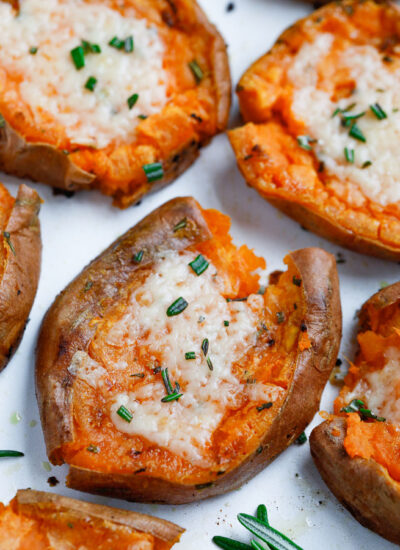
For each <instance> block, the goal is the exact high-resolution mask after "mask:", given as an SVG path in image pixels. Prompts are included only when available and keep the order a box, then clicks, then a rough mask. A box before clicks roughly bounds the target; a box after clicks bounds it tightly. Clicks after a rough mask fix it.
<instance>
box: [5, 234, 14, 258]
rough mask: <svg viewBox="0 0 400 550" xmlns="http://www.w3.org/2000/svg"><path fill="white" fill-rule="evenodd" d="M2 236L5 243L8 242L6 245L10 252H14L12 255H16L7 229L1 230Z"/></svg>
mask: <svg viewBox="0 0 400 550" xmlns="http://www.w3.org/2000/svg"><path fill="white" fill-rule="evenodd" d="M3 237H4V238H5V240H6V243H7V244H8V246H9V247H10V250H11V252H12V253H13V254H14V256H16V255H17V254H16V252H15V248H14V245H13V243H12V242H11V236H10V233H9V232H8V231H3Z"/></svg>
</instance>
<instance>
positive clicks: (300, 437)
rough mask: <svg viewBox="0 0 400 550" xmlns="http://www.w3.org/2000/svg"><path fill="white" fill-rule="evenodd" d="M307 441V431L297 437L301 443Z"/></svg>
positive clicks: (297, 440)
mask: <svg viewBox="0 0 400 550" xmlns="http://www.w3.org/2000/svg"><path fill="white" fill-rule="evenodd" d="M306 441H307V436H306V434H305V432H303V433H302V434H300V435H299V437H298V438H297V439H296V442H297V443H298V444H299V445H304V443H306Z"/></svg>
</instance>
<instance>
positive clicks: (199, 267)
mask: <svg viewBox="0 0 400 550" xmlns="http://www.w3.org/2000/svg"><path fill="white" fill-rule="evenodd" d="M189 265H190V267H191V268H192V269H193V271H194V272H195V273H196V275H201V274H202V273H204V271H205V270H206V269H207V267H208V266H209V263H208V262H207V260H206V259H205V257H204V256H202V255H201V254H199V255H198V256H197V258H195V259H194V260H193V261H192V262H190V263H189Z"/></svg>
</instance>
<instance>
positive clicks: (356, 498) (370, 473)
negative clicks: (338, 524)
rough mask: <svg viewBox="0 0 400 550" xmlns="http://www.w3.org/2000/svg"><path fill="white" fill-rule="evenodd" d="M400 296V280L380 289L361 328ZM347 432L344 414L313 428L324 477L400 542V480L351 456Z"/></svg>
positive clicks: (356, 512) (361, 515) (369, 521)
mask: <svg viewBox="0 0 400 550" xmlns="http://www.w3.org/2000/svg"><path fill="white" fill-rule="evenodd" d="M399 300H400V282H398V283H395V284H392V285H389V286H387V287H386V288H383V289H382V290H379V291H378V292H376V293H375V294H374V295H373V296H371V298H369V300H367V301H366V302H365V303H364V305H363V306H362V308H361V310H360V312H359V314H358V317H359V331H360V332H364V331H366V330H371V329H372V318H373V317H374V316H375V317H376V314H377V312H379V311H381V310H384V309H385V308H386V307H389V306H391V305H392V304H394V303H396V302H398V301H399ZM332 430H333V434H332ZM345 436H346V419H345V418H341V417H332V419H331V420H327V421H325V422H323V423H322V424H320V425H319V426H317V427H316V428H314V430H313V431H312V433H311V436H310V449H311V454H312V457H313V459H314V462H315V464H316V466H317V468H318V470H319V472H320V474H321V476H322V478H323V480H324V481H325V483H326V484H327V485H328V487H329V489H330V490H331V491H332V493H333V494H334V495H335V496H336V497H337V498H338V500H340V502H341V503H342V504H343V505H344V506H345V507H346V508H347V509H348V510H349V511H350V512H351V513H352V514H353V516H354V517H355V518H356V519H357V520H358V521H359V522H360V523H361V524H362V525H364V526H365V527H368V528H369V529H372V530H373V531H375V532H376V533H378V534H379V535H382V537H385V538H387V539H388V540H390V541H392V542H394V543H396V544H400V483H398V482H397V481H395V480H394V479H393V478H392V477H390V475H389V474H388V471H387V469H386V468H384V467H383V466H381V465H380V464H378V463H377V462H376V461H375V460H373V459H369V460H366V459H364V458H351V457H350V456H349V455H348V454H347V452H346V450H345V447H344V439H345Z"/></svg>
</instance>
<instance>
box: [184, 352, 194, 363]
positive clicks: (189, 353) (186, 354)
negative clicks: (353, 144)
mask: <svg viewBox="0 0 400 550" xmlns="http://www.w3.org/2000/svg"><path fill="white" fill-rule="evenodd" d="M185 359H186V360H187V361H189V359H196V352H195V351H187V352H186V353H185Z"/></svg>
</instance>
